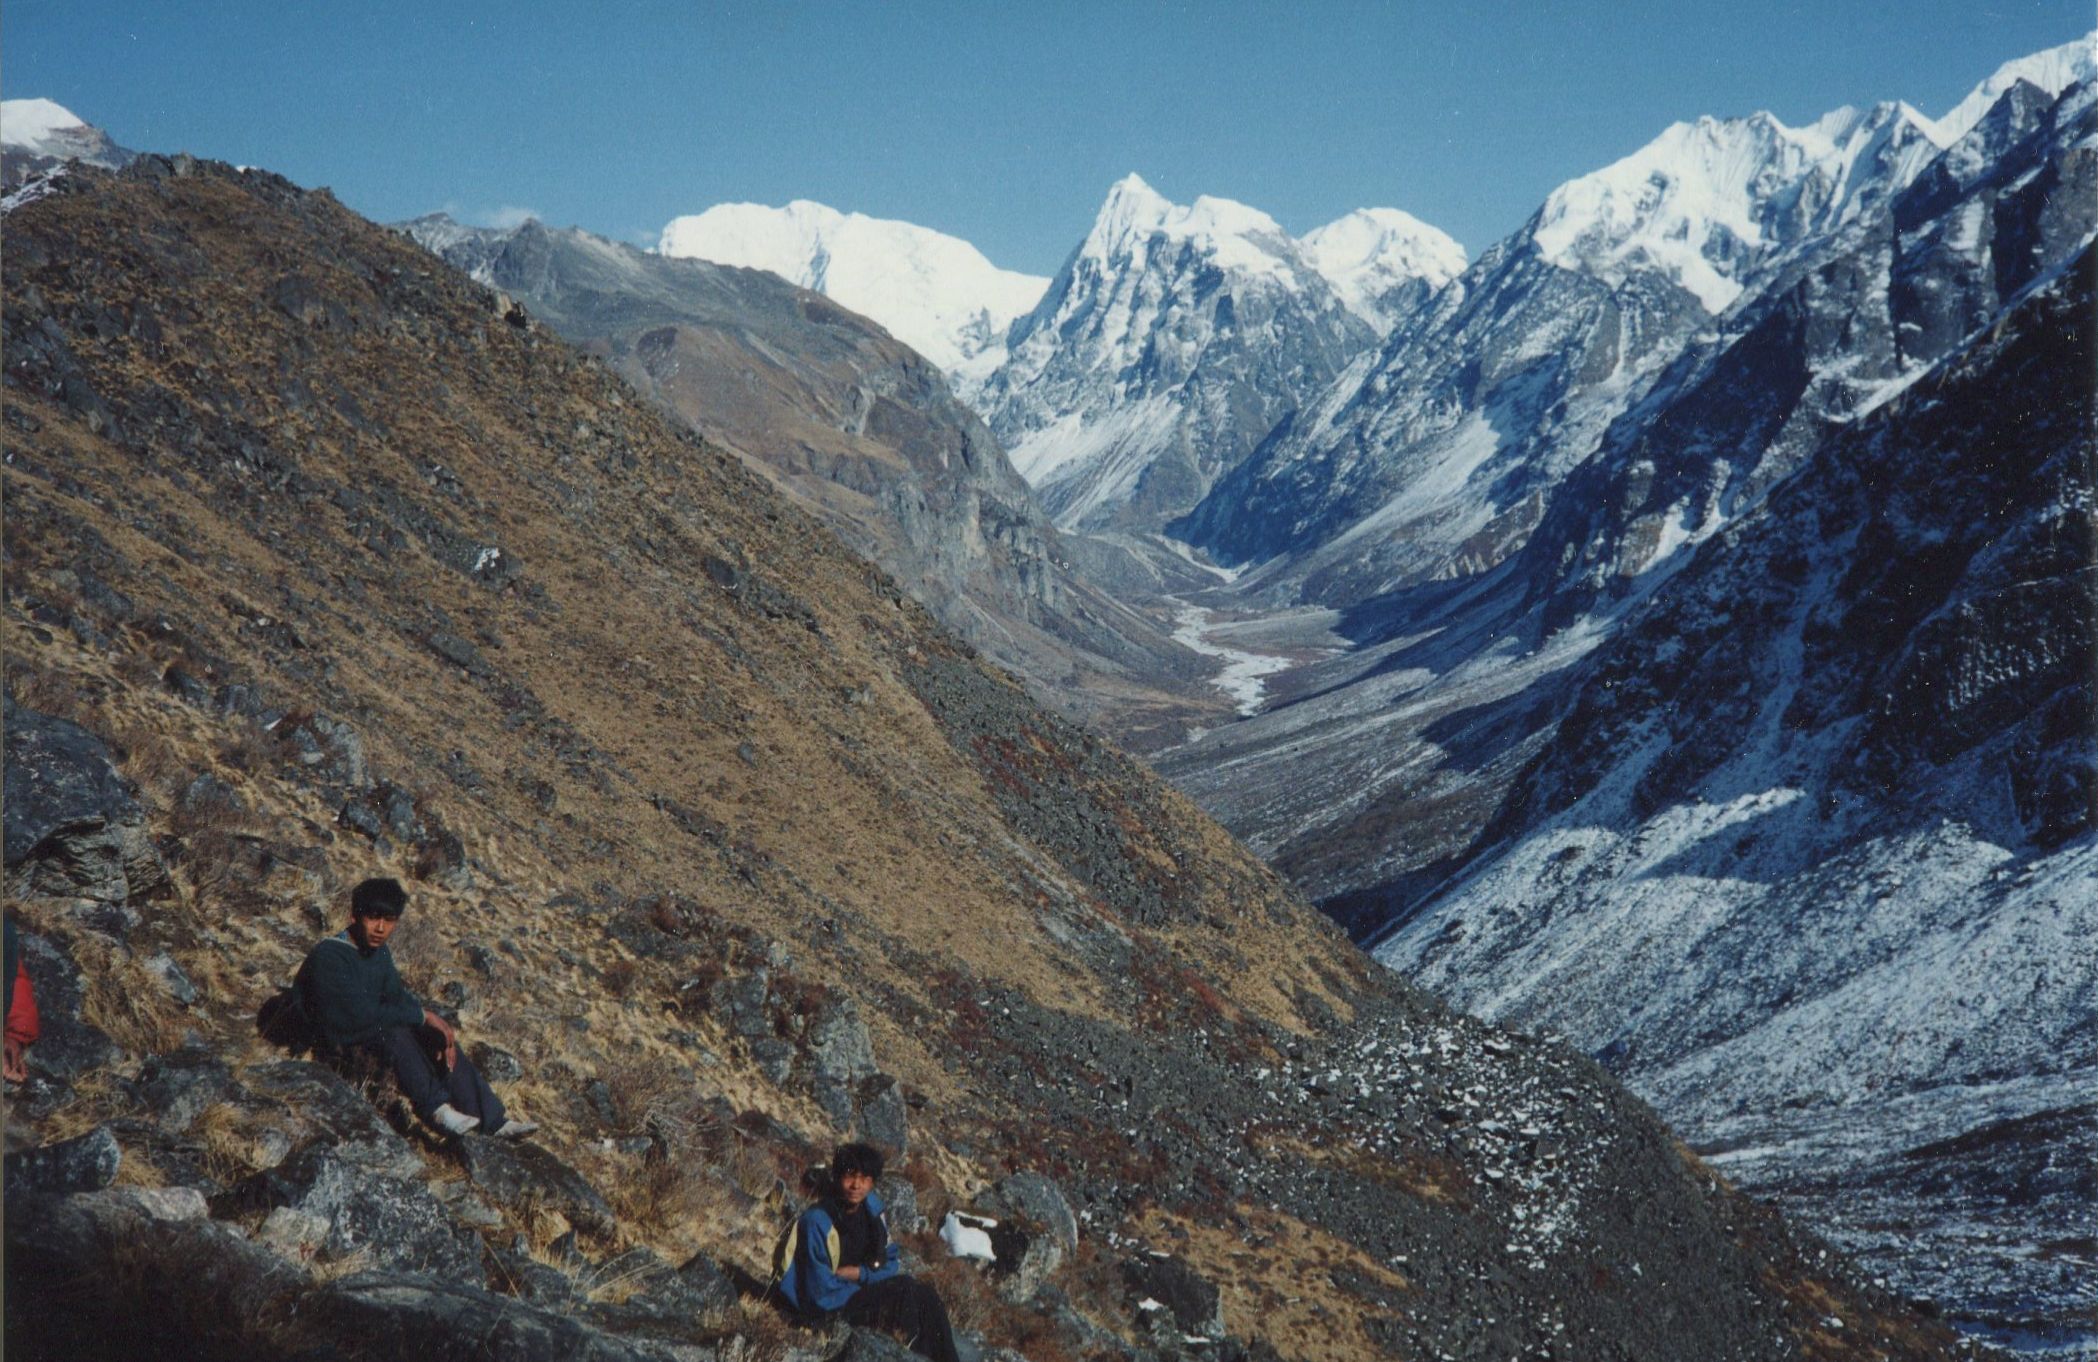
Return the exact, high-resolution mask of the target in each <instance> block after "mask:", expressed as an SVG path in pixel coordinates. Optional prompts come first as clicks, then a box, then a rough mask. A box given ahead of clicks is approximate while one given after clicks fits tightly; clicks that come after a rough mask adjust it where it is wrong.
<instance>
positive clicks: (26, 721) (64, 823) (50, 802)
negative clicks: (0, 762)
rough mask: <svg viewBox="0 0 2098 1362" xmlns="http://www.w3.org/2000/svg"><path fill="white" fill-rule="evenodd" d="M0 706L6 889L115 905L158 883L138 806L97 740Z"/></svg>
mask: <svg viewBox="0 0 2098 1362" xmlns="http://www.w3.org/2000/svg"><path fill="white" fill-rule="evenodd" d="M5 713H6V730H7V733H6V757H7V760H6V768H7V769H6V776H5V795H6V800H5V805H4V815H0V823H4V828H5V850H6V860H7V889H8V892H9V893H10V894H12V895H14V896H15V897H17V898H24V897H49V898H81V899H89V900H92V901H93V902H96V903H101V904H112V905H115V904H122V903H125V902H126V901H128V900H130V899H132V898H143V897H146V896H147V895H148V894H149V893H151V892H154V891H156V890H157V889H159V888H160V887H162V886H164V885H165V884H166V883H167V868H166V867H165V866H164V865H162V864H161V861H160V854H159V852H158V851H156V850H155V849H154V847H153V843H152V840H151V839H150V838H149V837H148V836H147V835H146V829H145V815H144V813H143V812H142V811H141V810H140V808H139V806H138V801H137V800H135V799H133V798H132V797H131V793H130V791H129V790H128V789H126V788H125V785H124V780H123V777H121V776H119V775H118V774H117V770H116V767H115V765H114V764H113V763H112V762H111V760H110V755H109V749H108V747H106V746H105V745H104V744H103V742H102V740H101V739H99V738H97V737H95V735H94V734H92V733H89V732H88V731H87V730H86V729H84V728H82V727H80V725H78V724H75V723H71V722H68V721H67V720H64V719H56V718H52V717H51V716H50V715H47V714H39V713H37V712H36V711H35V710H32V709H26V708H24V707H22V706H20V705H16V704H12V703H10V704H8V705H6V707H5Z"/></svg>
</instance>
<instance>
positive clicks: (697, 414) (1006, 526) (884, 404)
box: [402, 215, 1220, 744]
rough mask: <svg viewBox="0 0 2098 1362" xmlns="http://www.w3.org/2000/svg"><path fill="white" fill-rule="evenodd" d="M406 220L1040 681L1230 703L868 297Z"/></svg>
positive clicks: (528, 235)
mask: <svg viewBox="0 0 2098 1362" xmlns="http://www.w3.org/2000/svg"><path fill="white" fill-rule="evenodd" d="M402 230H404V231H405V232H407V233H408V234H409V235H410V236H412V237H414V238H415V239H416V240H417V241H420V242H421V243H422V244H423V245H425V246H427V247H429V248H430V249H431V250H433V251H435V252H437V253H438V254H439V255H441V256H443V257H444V258H445V259H446V260H447V261H449V262H450V263H452V264H454V265H456V266H458V267H459V268H460V269H462V270H464V271H466V272H467V273H468V274H470V275H472V276H473V277H474V278H476V279H478V280H480V281H481V282H482V283H485V284H488V285H490V286H492V287H494V288H498V289H501V290H503V291H504V292H506V293H508V294H510V295H511V296H513V297H515V298H517V299H518V300H520V301H521V302H523V303H525V304H526V305H527V306H528V307H529V309H530V311H531V312H532V314H533V315H534V316H536V317H540V318H542V319H544V320H545V321H546V322H547V323H548V324H549V325H551V326H552V327H553V328H554V329H555V330H556V331H559V332H560V333H561V334H562V335H564V336H566V337H568V338H569V339H570V340H572V341H574V342H575V343H577V344H578V345H580V346H582V347H583V348H584V349H586V350H588V351H589V352H591V353H593V354H597V355H600V356H602V357H603V358H604V359H605V360H606V361H607V363H609V364H610V365H611V367H612V368H613V369H614V370H615V371H616V372H618V373H619V374H620V376H621V377H623V378H625V379H626V380H627V381H628V382H630V383H632V384H633V385H634V387H635V388H636V389H638V390H639V391H641V392H643V393H645V394H647V395H648V396H650V397H651V398H653V399H654V400H656V401H657V402H659V403H660V404H662V405H663V406H664V407H665V408H666V409H667V410H669V411H671V412H673V413H675V414H676V415H677V416H678V417H679V418H680V419H682V420H683V421H685V422H686V423H688V424H689V425H690V426H691V427H692V428H693V429H694V430H697V431H698V432H700V433H701V434H702V435H704V436H706V437H707V438H708V439H709V440H712V441H714V442H716V443H718V444H721V445H723V446H726V447H727V448H730V449H733V450H735V451H736V452H737V453H739V454H742V455H744V456H745V458H747V459H748V460H749V461H750V462H751V463H752V465H753V466H754V467H756V468H758V469H759V470H761V471H763V472H766V473H767V474H768V475H770V476H771V477H772V478H773V480H774V481H775V482H776V483H777V484H778V485H779V486H780V487H781V488H782V489H784V490H785V491H787V492H788V493H790V494H791V495H793V496H795V497H796V498H797V499H799V500H801V501H803V502H804V503H805V504H807V505H809V506H811V507H812V508H813V509H815V510H816V511H817V513H818V514H819V515H820V516H822V518H823V519H824V520H825V522H826V523H827V524H829V525H830V527H831V528H832V529H833V530H835V531H836V532H837V533H838V534H839V535H840V536H841V537H843V538H844V539H845V541H846V542H847V543H849V544H851V545H852V546H853V547H854V548H855V549H857V550H858V551H859V552H861V553H863V554H865V555H867V556H868V557H870V558H872V559H874V560H875V561H876V562H878V563H880V564H881V565H882V566H883V567H884V568H886V569H887V570H888V571H890V572H891V573H893V574H894V575H895V576H896V578H897V579H898V581H899V582H901V583H902V584H903V585H904V587H905V588H906V589H907V590H909V591H910V592H911V594H912V595H913V596H915V597H917V598H918V599H919V600H920V601H921V602H923V603H924V604H925V605H926V606H927V607H928V608H929V609H931V610H932V612H933V613H934V615H936V616H937V617H938V618H939V619H940V620H941V622H942V623H944V624H946V625H947V626H948V627H949V628H951V629H954V630H955V631H956V632H958V633H959V634H961V635H962V637H964V638H965V639H967V640H968V641H969V642H970V643H972V644H974V645H975V646H977V647H978V648H981V649H982V650H983V651H984V652H985V653H986V654H987V655H988V656H989V657H991V658H992V659H993V660H994V661H997V662H999V663H1001V664H1002V665H1005V666H1008V667H1011V668H1013V669H1014V670H1016V671H1018V672H1019V673H1020V674H1021V676H1022V677H1024V678H1027V679H1028V680H1029V682H1030V684H1031V686H1032V688H1033V689H1034V691H1035V693H1036V694H1037V696H1038V697H1040V698H1042V699H1044V700H1045V701H1046V702H1048V703H1050V704H1053V705H1055V706H1056V707H1057V708H1059V709H1060V710H1061V711H1062V712H1064V713H1066V714H1067V715H1070V716H1071V717H1074V718H1078V719H1080V720H1082V721H1086V722H1090V723H1094V724H1096V725H1098V726H1100V727H1101V728H1103V729H1104V730H1105V731H1108V732H1110V733H1113V734H1115V735H1117V736H1118V737H1122V738H1124V739H1125V740H1131V741H1136V742H1138V743H1140V744H1143V743H1156V742H1158V741H1161V740H1166V741H1169V740H1171V739H1172V738H1173V736H1174V735H1176V734H1177V733H1178V731H1179V726H1180V724H1181V723H1182V722H1184V721H1185V720H1186V719H1187V718H1189V717H1191V716H1192V717H1195V718H1200V717H1201V716H1203V715H1205V714H1214V713H1216V712H1219V710H1220V705H1219V703H1218V702H1217V700H1216V699H1215V696H1214V692H1211V691H1209V690H1208V689H1207V688H1206V687H1205V686H1203V685H1202V683H1201V678H1202V677H1203V675H1204V673H1205V672H1206V670H1207V664H1206V663H1204V662H1203V661H1202V660H1201V659H1200V658H1198V657H1197V656H1195V655H1194V654H1192V653H1190V652H1188V651H1187V650H1186V649H1185V648H1183V647H1182V646H1181V645H1179V644H1177V643H1175V642H1173V641H1172V638H1171V632H1172V625H1171V623H1170V619H1171V614H1170V611H1169V610H1166V609H1164V608H1163V607H1162V606H1160V605H1158V604H1157V603H1156V602H1152V601H1148V600H1147V599H1146V598H1144V597H1142V596H1140V595H1124V596H1121V597H1120V598H1110V597H1109V596H1108V595H1107V594H1105V593H1104V592H1102V591H1101V590H1100V589H1099V587H1098V586H1097V585H1096V584H1095V583H1094V582H1093V581H1092V580H1091V579H1090V578H1089V577H1088V576H1087V575H1086V574H1085V572H1083V571H1081V570H1079V569H1078V568H1076V567H1074V562H1075V563H1086V562H1090V561H1091V560H1092V559H1094V558H1096V557H1099V556H1101V554H1102V550H1101V549H1100V548H1099V547H1098V546H1094V545H1074V544H1072V543H1070V542H1069V541H1068V540H1067V539H1066V538H1065V537H1064V536H1063V535H1061V534H1059V533H1058V532H1057V530H1056V529H1055V527H1053V526H1052V525H1050V523H1049V522H1048V520H1047V518H1046V517H1045V516H1044V515H1043V514H1042V512H1041V510H1040V509H1039V508H1038V507H1037V506H1036V504H1035V500H1034V496H1033V494H1032V493H1031V492H1030V491H1029V490H1028V488H1027V485H1026V484H1025V483H1024V482H1022V481H1021V480H1020V477H1019V475H1018V474H1016V473H1014V472H1013V469H1012V465H1011V464H1010V463H1009V462H1007V460H1006V457H1005V454H1004V452H1003V451H1002V450H1001V449H1000V448H999V447H998V442H997V440H996V439H995V438H994V437H993V436H992V435H991V433H990V431H989V430H988V429H986V428H985V426H984V424H983V422H982V421H980V420H978V419H977V417H976V416H975V414H974V413H972V412H971V411H969V410H968V408H966V407H964V406H963V405H962V404H961V403H960V402H958V401H956V400H955V398H954V396H953V394H952V393H951V392H950V391H949V390H948V386H947V382H946V379H945V378H944V377H942V375H941V374H940V371H939V370H938V369H937V368H936V367H934V366H933V365H931V364H929V363H927V362H926V361H925V360H924V359H923V358H921V357H920V356H919V355H918V354H917V353H916V352H915V351H913V350H911V349H909V348H908V347H907V346H905V345H903V344H902V343H900V342H898V341H896V340H895V339H893V338H892V337H890V336H889V335H888V333H886V332H884V331H883V330H881V328H880V327H878V326H876V325H874V324H873V323H871V322H869V321H868V320H866V319H865V318H863V317H861V316H859V315H857V314H856V313H852V312H848V311H846V310H845V309H843V308H841V307H839V306H838V305H837V304H836V303H833V302H831V301H830V300H828V299H826V298H824V297H823V296H822V295H821V294H818V293H812V292H809V291H808V290H805V289H799V288H795V287H793V286H791V285H789V284H787V283H785V282H783V281H782V280H780V279H779V278H778V277H777V276H775V275H772V274H769V273H766V272H764V271H759V270H745V269H736V268H732V267H728V266H721V265H714V264H710V263H707V262H705V261H699V260H681V259H671V258H668V257H665V256H658V255H649V254H646V253H644V252H642V251H638V250H635V249H634V248H633V247H631V246H625V245H621V244H619V243H617V242H612V241H607V240H605V239H604V238H602V237H595V236H592V235H590V234H589V233H586V232H580V231H576V230H573V229H569V230H564V231H556V230H551V229H548V228H546V227H543V226H541V225H540V224H538V223H536V222H533V223H527V224H526V225H525V226H523V227H520V228H516V229H514V230H511V231H504V232H496V231H489V230H484V229H478V228H471V227H463V226H461V225H459V224H457V223H454V222H452V221H451V220H450V219H448V218H445V217H443V216H441V215H439V216H435V217H429V218H422V219H418V220H417V221H415V222H412V223H408V224H406V225H405V226H404V227H403V228H402Z"/></svg>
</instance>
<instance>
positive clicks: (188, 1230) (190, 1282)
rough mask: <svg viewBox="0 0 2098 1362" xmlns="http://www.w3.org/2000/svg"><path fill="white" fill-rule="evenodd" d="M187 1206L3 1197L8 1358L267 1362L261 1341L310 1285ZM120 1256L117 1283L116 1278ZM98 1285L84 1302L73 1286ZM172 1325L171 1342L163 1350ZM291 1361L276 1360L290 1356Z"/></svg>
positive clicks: (110, 1198)
mask: <svg viewBox="0 0 2098 1362" xmlns="http://www.w3.org/2000/svg"><path fill="white" fill-rule="evenodd" d="M196 1209H197V1207H196V1205H195V1203H194V1202H192V1201H189V1200H188V1199H187V1198H180V1199H179V1200H171V1199H169V1198H167V1197H163V1196H160V1195H157V1194H156V1193H155V1192H152V1191H148V1190H147V1189H142V1188H135V1187H110V1188H105V1189H103V1190H101V1191H96V1192H86V1193H80V1194H75V1195H62V1194H55V1193H49V1192H36V1191H31V1190H28V1189H26V1188H23V1187H20V1186H17V1185H15V1184H13V1183H12V1182H10V1184H9V1186H8V1189H7V1199H6V1216H7V1314H6V1319H7V1352H8V1355H9V1356H10V1357H17V1356H19V1357H63V1358H68V1359H74V1360H75V1362H120V1360H121V1359H130V1358H141V1357H171V1356H185V1357H236V1356H241V1357H245V1356H261V1355H267V1354H268V1353H269V1352H270V1351H271V1349H270V1348H269V1346H268V1344H269V1343H272V1342H275V1340H273V1339H269V1340H265V1339H262V1338H258V1336H257V1335H258V1333H259V1332H260V1330H261V1329H263V1328H266V1327H267V1325H264V1324H260V1323H259V1322H261V1321H270V1320H277V1319H281V1318H283V1317H284V1316H285V1315H286V1313H287V1312H286V1310H285V1308H284V1307H286V1306H287V1305H288V1304H292V1303H294V1302H296V1300H297V1296H298V1293H299V1292H301V1291H303V1290H304V1289H305V1286H306V1276H305V1274H304V1273H303V1272H302V1271H300V1270H299V1269H297V1268H295V1267H293V1266H291V1265H290V1264H289V1263H287V1262H285V1261H284V1260H283V1259H282V1258H281V1257H279V1256H278V1255H277V1254H276V1253H273V1252H272V1251H270V1250H269V1249H268V1248H265V1247H263V1246H262V1245H259V1244H251V1243H249V1242H248V1241H247V1240H246V1239H244V1238H242V1237H241V1235H240V1234H239V1232H238V1231H236V1230H234V1229H232V1228H230V1227H228V1226H225V1225H221V1224H218V1223H217V1222H215V1221H212V1220H207V1219H203V1218H201V1217H198V1216H196V1215H195V1214H193V1212H194V1211H195V1210H196ZM119 1252H120V1253H121V1260H120V1261H121V1263H122V1270H121V1271H112V1262H113V1255H114V1254H116V1253H119ZM83 1282H89V1283H93V1284H94V1291H93V1294H92V1297H91V1298H90V1299H86V1300H83V1298H82V1296H81V1294H80V1292H81V1284H82V1283H83ZM174 1321H180V1325H179V1326H177V1333H178V1336H177V1337H174V1338H171V1337H170V1329H171V1324H172V1323H173V1322H174ZM294 1351H295V1350H291V1349H287V1350H285V1351H283V1352H278V1353H276V1355H278V1356H286V1355H291V1354H292V1353H293V1352H294Z"/></svg>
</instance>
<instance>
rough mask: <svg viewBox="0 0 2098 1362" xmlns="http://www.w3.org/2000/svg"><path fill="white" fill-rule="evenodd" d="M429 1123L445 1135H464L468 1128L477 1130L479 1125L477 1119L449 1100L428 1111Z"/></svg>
mask: <svg viewBox="0 0 2098 1362" xmlns="http://www.w3.org/2000/svg"><path fill="white" fill-rule="evenodd" d="M430 1124H431V1125H433V1126H436V1127H437V1128H438V1129H440V1130H442V1131H443V1132H444V1133H445V1134H447V1135H464V1134H466V1133H467V1132H468V1131H470V1130H478V1129H479V1128H480V1125H481V1123H480V1121H479V1120H477V1119H476V1118H474V1117H472V1116H468V1115H467V1114H466V1113H465V1112H463V1111H461V1110H459V1108H457V1107H455V1106H453V1105H452V1104H451V1103H449V1102H446V1103H444V1104H443V1105H442V1106H440V1107H438V1108H437V1110H435V1111H433V1112H431V1113H430Z"/></svg>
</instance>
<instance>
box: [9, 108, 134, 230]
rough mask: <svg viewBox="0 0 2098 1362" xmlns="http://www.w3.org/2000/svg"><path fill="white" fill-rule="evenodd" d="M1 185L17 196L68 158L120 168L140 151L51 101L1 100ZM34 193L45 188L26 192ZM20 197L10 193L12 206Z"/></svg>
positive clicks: (113, 168)
mask: <svg viewBox="0 0 2098 1362" xmlns="http://www.w3.org/2000/svg"><path fill="white" fill-rule="evenodd" d="M0 153H4V170H0V188H4V189H5V191H6V192H7V193H8V194H9V195H10V196H13V195H14V194H15V193H16V191H17V190H22V189H23V187H24V186H25V185H28V184H30V182H31V181H41V180H44V179H45V178H46V177H48V176H49V175H51V174H53V173H56V172H58V171H60V170H62V169H63V168H64V166H65V164H66V163H67V162H68V161H84V162H86V163H88V164H89V165H98V166H102V167H104V168H105V169H108V170H116V169H118V168H120V167H122V166H124V165H127V164H129V163H130V161H131V159H132V157H133V156H134V154H135V153H133V152H131V151H129V150H126V149H125V148H123V147H120V146H118V145H117V144H116V143H115V142H112V141H111V140H110V138H109V134H108V133H106V132H104V131H102V129H100V128H98V127H96V126H95V125H94V124H92V123H88V122H86V121H84V120H83V119H81V117H80V116H79V115H78V114H76V113H74V112H73V111H72V110H71V109H68V108H66V107H65V106H64V105H63V104H59V103H57V102H55V101H53V100H49V99H4V100H0ZM25 192H27V193H28V194H29V195H30V196H31V197H34V196H35V195H37V194H39V193H41V192H43V191H42V190H41V189H37V188H30V189H28V190H26V191H25ZM17 201H18V200H16V199H14V198H13V197H10V199H9V204H10V205H12V204H13V203H15V202H17Z"/></svg>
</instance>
